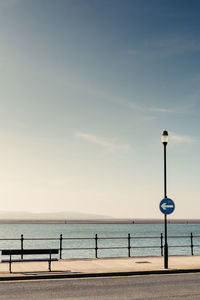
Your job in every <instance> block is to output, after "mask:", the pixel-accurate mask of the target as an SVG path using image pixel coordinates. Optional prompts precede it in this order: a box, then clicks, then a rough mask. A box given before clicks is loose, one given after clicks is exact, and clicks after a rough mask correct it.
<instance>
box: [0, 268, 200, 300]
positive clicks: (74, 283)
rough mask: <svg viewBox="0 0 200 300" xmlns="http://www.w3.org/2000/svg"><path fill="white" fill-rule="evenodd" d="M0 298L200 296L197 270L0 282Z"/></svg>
mask: <svg viewBox="0 0 200 300" xmlns="http://www.w3.org/2000/svg"><path fill="white" fill-rule="evenodd" d="M0 299H4V300H5V299H15V300H17V299H20V300H24V299H26V300H27V299H34V300H35V299H37V300H40V299H42V300H46V299H87V300H89V299H109V300H110V299H113V300H117V299H120V300H123V299H125V300H126V299H129V300H130V299H145V300H149V299H151V300H157V299H159V300H160V299H173V300H174V299H184V300H185V299H200V273H195V274H177V275H147V276H144V275H143V276H132V277H114V278H90V279H62V280H35V281H34V280H33V281H20V282H19V281H15V282H12V281H10V282H0Z"/></svg>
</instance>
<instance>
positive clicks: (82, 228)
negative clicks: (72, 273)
mask: <svg viewBox="0 0 200 300" xmlns="http://www.w3.org/2000/svg"><path fill="white" fill-rule="evenodd" d="M163 232H164V226H163V225H162V224H0V239H5V238H6V239H10V238H20V236H21V234H23V235H24V238H25V240H24V248H59V240H43V241H42V240H39V241H37V240H26V239H29V238H30V239H31V238H57V239H59V237H60V234H62V235H63V238H75V237H80V238H94V237H95V234H98V238H100V239H99V240H98V248H102V247H104V248H108V247H125V249H112V250H110V249H103V250H102V249H99V250H98V257H120V256H127V255H128V250H127V245H128V238H127V237H128V233H130V234H131V237H133V238H132V239H131V247H136V248H134V249H131V256H146V255H147V256H148V255H149V256H151V255H160V254H161V251H160V248H148V249H147V248H137V247H146V246H160V234H161V233H163ZM191 232H192V233H193V235H196V236H199V237H195V238H194V240H193V243H194V245H195V246H194V254H200V224H168V236H169V239H168V244H169V246H170V248H169V254H170V255H174V254H178V255H187V254H190V253H191V248H190V247H182V246H190V233H191ZM170 236H184V238H179V239H178V238H170ZM108 237H123V238H124V239H117V240H114V239H110V240H109V239H105V240H104V239H101V238H108ZM138 237H142V238H138ZM150 237H155V238H153V239H151V238H150ZM177 245H178V246H179V247H173V246H177ZM198 245H199V247H198ZM20 246H21V242H20V240H18V241H9V240H0V249H6V248H8V249H14V248H20ZM180 246H181V247H180ZM94 247H95V240H94V239H91V240H65V239H64V240H63V248H94ZM72 257H74V258H75V257H76V258H78V257H79V258H80V257H95V251H94V250H75V251H72V250H63V258H72Z"/></svg>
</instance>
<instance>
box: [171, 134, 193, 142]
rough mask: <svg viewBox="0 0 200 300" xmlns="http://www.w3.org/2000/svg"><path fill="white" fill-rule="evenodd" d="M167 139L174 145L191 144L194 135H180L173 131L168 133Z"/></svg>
mask: <svg viewBox="0 0 200 300" xmlns="http://www.w3.org/2000/svg"><path fill="white" fill-rule="evenodd" d="M169 139H170V141H171V142H172V144H173V145H175V144H192V143H194V142H196V139H195V138H194V137H191V136H188V135H180V134H176V133H174V132H170V133H169Z"/></svg>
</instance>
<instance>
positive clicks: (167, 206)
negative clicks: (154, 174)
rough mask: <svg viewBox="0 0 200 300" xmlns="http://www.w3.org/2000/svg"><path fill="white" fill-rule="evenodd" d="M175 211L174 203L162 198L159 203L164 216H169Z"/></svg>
mask: <svg viewBox="0 0 200 300" xmlns="http://www.w3.org/2000/svg"><path fill="white" fill-rule="evenodd" d="M174 209H175V204H174V201H173V200H172V199H170V198H164V199H163V200H162V201H161V202H160V211H161V212H162V213H163V214H165V215H170V214H171V213H173V211H174Z"/></svg>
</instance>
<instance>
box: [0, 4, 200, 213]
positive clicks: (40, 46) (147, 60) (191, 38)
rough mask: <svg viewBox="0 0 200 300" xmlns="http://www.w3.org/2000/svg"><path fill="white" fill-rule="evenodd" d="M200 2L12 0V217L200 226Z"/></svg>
mask: <svg viewBox="0 0 200 300" xmlns="http://www.w3.org/2000/svg"><path fill="white" fill-rule="evenodd" d="M199 32H200V2H199V1H198V0H190V1H188V0H187V1H186V0H101V1H99V0H84V1H83V0H56V1H55V0H0V41H1V42H0V199H1V202H0V203H1V205H0V210H1V211H30V212H62V211H77V212H82V213H93V214H100V215H105V216H111V217H116V218H162V217H163V215H162V213H161V212H160V210H159V203H160V201H161V200H162V199H163V197H164V195H163V145H162V143H161V132H162V130H168V132H169V143H168V145H167V196H168V197H169V198H171V199H173V200H174V202H175V205H176V208H175V212H174V213H173V214H172V215H170V218H189V219H190V218H200V196H199V183H200V132H199V131H200V130H199V129H200V121H199V120H200V35H199Z"/></svg>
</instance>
